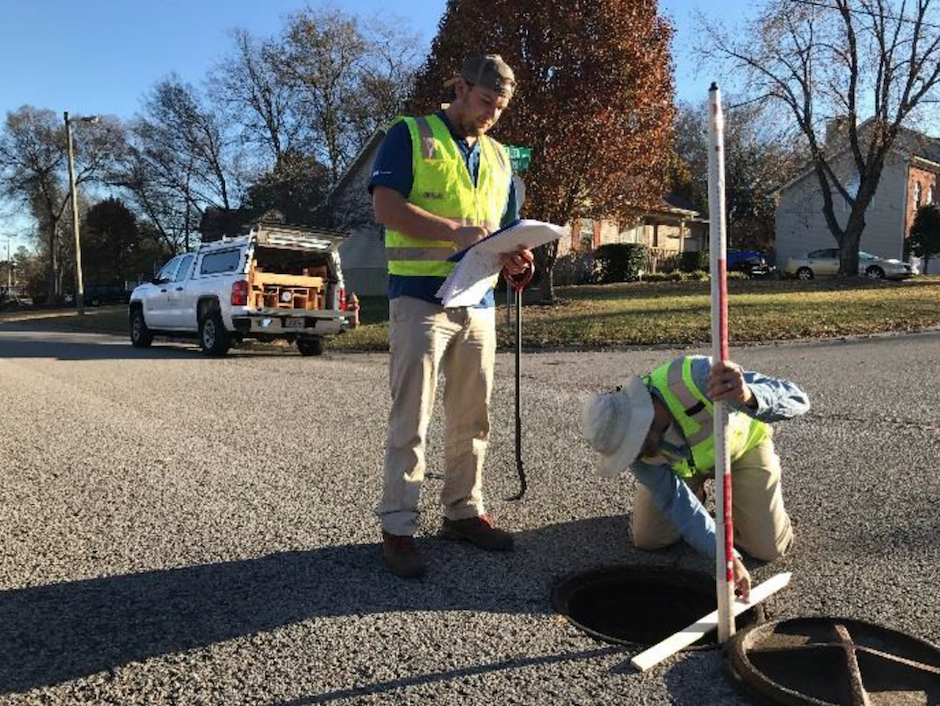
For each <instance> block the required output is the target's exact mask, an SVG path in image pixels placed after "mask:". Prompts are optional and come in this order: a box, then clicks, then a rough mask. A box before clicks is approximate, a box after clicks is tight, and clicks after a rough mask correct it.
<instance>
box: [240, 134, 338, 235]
mask: <svg viewBox="0 0 940 706" xmlns="http://www.w3.org/2000/svg"><path fill="white" fill-rule="evenodd" d="M329 179H330V176H329V170H328V169H327V168H326V167H324V166H323V165H322V164H319V163H318V162H317V161H316V160H314V159H313V158H310V157H305V156H304V155H303V154H300V153H298V152H295V151H289V152H286V153H284V155H283V156H282V157H281V160H280V162H279V163H278V164H276V165H275V166H274V168H273V169H272V170H271V171H270V172H267V173H266V174H263V175H262V176H261V178H260V179H258V180H257V181H256V182H255V183H254V184H252V185H251V186H250V187H249V188H248V193H247V195H246V197H245V208H246V210H247V212H248V213H249V217H250V218H256V217H258V216H260V215H261V214H263V213H265V212H266V211H269V210H272V209H274V210H277V211H280V212H281V214H283V216H284V219H285V220H286V222H287V223H292V224H294V225H306V226H316V225H326V220H327V217H328V216H327V214H326V213H325V209H324V208H323V206H324V204H325V202H326V198H327V194H328V193H329Z"/></svg>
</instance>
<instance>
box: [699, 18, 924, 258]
mask: <svg viewBox="0 0 940 706" xmlns="http://www.w3.org/2000/svg"><path fill="white" fill-rule="evenodd" d="M931 5H932V0H914V1H913V2H907V0H902V2H900V3H894V2H891V0H830V1H829V2H827V3H820V2H810V1H809V0H772V1H769V2H765V3H764V4H763V7H762V10H761V12H760V14H759V15H758V16H757V18H756V20H754V21H753V22H751V23H750V25H749V27H748V28H747V29H746V31H739V30H735V29H732V28H729V27H727V25H726V24H725V23H719V22H718V21H714V22H712V21H709V20H706V19H704V18H703V19H702V25H703V31H702V32H701V33H700V36H701V37H702V42H703V44H702V47H701V49H700V50H701V52H702V54H703V55H704V56H705V57H706V58H710V59H712V60H713V61H715V62H716V63H722V62H727V64H726V66H727V67H730V68H731V70H732V71H733V72H736V73H737V74H739V75H742V76H743V77H744V78H745V79H746V82H747V83H746V89H745V90H746V93H747V95H748V96H750V97H753V98H754V100H755V101H756V102H757V103H759V104H761V105H763V106H764V107H766V108H767V109H768V110H778V111H782V113H783V114H784V115H788V116H789V117H790V119H791V120H792V121H793V125H794V126H795V128H796V130H797V132H798V133H799V134H801V135H802V136H803V138H804V139H805V140H806V142H807V146H808V150H809V155H810V160H809V161H810V166H811V168H812V170H813V172H814V173H815V175H816V178H817V181H818V182H819V186H820V189H821V192H822V197H823V214H824V217H825V220H826V224H827V225H828V227H829V230H830V232H831V233H832V236H833V237H834V238H835V240H836V242H837V243H838V245H839V274H840V275H841V276H852V275H855V274H857V272H858V250H859V240H860V238H861V235H862V231H863V230H864V228H865V210H866V209H867V208H868V205H869V204H870V203H871V200H872V197H873V196H874V194H875V191H876V189H877V188H878V182H879V180H880V178H881V173H882V169H883V167H884V164H885V160H886V158H887V156H888V154H889V152H890V151H891V149H892V148H893V147H894V146H895V144H896V143H897V142H898V141H899V140H902V141H903V139H906V138H907V137H909V135H906V134H905V132H904V125H905V123H907V122H909V121H911V120H913V119H914V118H915V117H916V116H917V113H918V110H919V109H920V108H923V107H924V106H926V105H927V104H928V103H930V102H932V101H933V99H934V98H935V96H936V87H937V83H938V80H940V22H938V19H940V18H938V17H937V14H938V13H937V12H936V9H935V8H931ZM865 114H870V115H871V118H870V119H868V120H862V119H861V116H862V115H865ZM846 150H848V153H849V155H850V159H851V164H852V169H851V171H852V172H853V173H852V174H850V175H848V176H846V175H845V173H844V170H843V171H842V174H841V175H840V169H839V168H838V164H837V160H838V159H839V158H840V157H841V156H842V155H843V154H844V153H845V151H846ZM850 183H851V186H850ZM856 186H857V188H856ZM834 197H841V198H840V199H839V201H837V200H836V199H835V198H834ZM842 199H844V201H845V203H847V204H848V205H849V207H850V213H849V215H848V218H847V219H840V218H839V217H838V216H837V214H836V204H837V203H839V202H840V201H841V200H842Z"/></svg>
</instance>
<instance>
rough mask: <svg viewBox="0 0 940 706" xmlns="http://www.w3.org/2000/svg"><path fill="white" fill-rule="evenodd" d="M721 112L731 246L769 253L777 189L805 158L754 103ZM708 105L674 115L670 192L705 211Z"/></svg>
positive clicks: (688, 107)
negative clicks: (674, 153) (723, 117)
mask: <svg viewBox="0 0 940 706" xmlns="http://www.w3.org/2000/svg"><path fill="white" fill-rule="evenodd" d="M725 99H726V102H727V103H729V104H732V107H730V108H728V109H726V110H725V133H724V142H725V212H726V218H727V227H728V242H729V244H730V245H731V246H732V247H737V248H756V249H760V250H771V249H773V246H774V223H775V221H774V218H775V210H776V200H775V198H774V193H775V191H776V190H777V189H778V188H779V187H780V186H781V185H782V184H783V183H784V182H785V181H786V180H787V179H788V178H789V177H790V176H792V174H793V172H794V171H795V170H796V168H797V167H798V166H799V164H800V162H801V160H802V159H803V153H802V152H801V151H800V150H799V149H798V146H797V145H794V144H793V141H792V140H788V139H783V138H782V137H781V135H780V133H779V130H778V129H777V128H776V126H775V125H774V124H773V123H768V122H767V121H766V120H764V119H763V116H762V113H761V110H760V109H759V108H758V107H757V106H755V105H741V106H737V107H734V106H733V104H734V102H735V101H734V99H733V98H732V97H730V96H725ZM707 110H708V106H707V103H706V101H702V103H701V104H699V105H697V106H693V105H691V104H688V103H683V104H681V105H680V106H679V110H678V114H677V117H676V129H675V151H676V158H677V164H676V165H675V166H674V167H673V170H672V173H673V176H672V183H673V188H672V190H673V191H674V192H676V193H679V194H681V195H683V196H685V197H686V198H687V199H688V200H689V201H691V202H692V203H693V204H694V205H695V206H696V207H697V208H700V209H702V210H708V124H707V117H708V113H707Z"/></svg>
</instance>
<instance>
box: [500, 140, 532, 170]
mask: <svg viewBox="0 0 940 706" xmlns="http://www.w3.org/2000/svg"><path fill="white" fill-rule="evenodd" d="M506 149H507V150H508V151H509V161H510V162H511V163H512V170H513V171H514V172H524V171H525V170H526V169H528V168H529V162H530V161H531V160H532V148H531V147H517V146H516V145H506Z"/></svg>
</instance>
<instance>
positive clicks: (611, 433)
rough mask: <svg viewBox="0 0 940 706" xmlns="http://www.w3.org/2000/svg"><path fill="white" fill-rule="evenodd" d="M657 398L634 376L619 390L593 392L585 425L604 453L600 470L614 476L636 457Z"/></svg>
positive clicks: (583, 420) (590, 440) (593, 442)
mask: <svg viewBox="0 0 940 706" xmlns="http://www.w3.org/2000/svg"><path fill="white" fill-rule="evenodd" d="M653 413H654V412H653V399H652V398H651V397H650V393H649V390H647V389H646V385H645V384H643V380H641V379H640V378H638V377H636V376H634V377H632V378H630V379H629V380H627V381H625V382H624V383H622V384H621V385H620V387H618V388H617V389H616V390H613V391H611V392H602V393H598V394H595V395H592V396H591V397H590V398H589V399H588V400H587V402H586V404H585V405H584V413H583V415H582V417H581V429H582V432H583V433H584V438H585V439H587V441H588V443H589V444H590V445H591V446H592V447H593V448H594V450H595V451H597V452H598V453H599V454H600V456H599V457H598V460H597V473H598V475H600V476H601V477H603V478H614V477H616V476H618V475H620V473H622V472H623V471H624V470H625V469H626V468H628V467H629V466H630V464H631V463H633V462H634V461H635V460H636V457H637V456H639V454H640V449H641V448H642V447H643V442H644V441H645V440H646V435H647V434H648V433H649V430H650V426H651V425H652V424H653Z"/></svg>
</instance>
